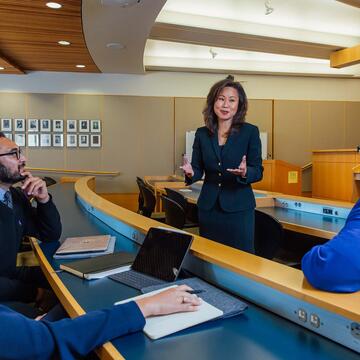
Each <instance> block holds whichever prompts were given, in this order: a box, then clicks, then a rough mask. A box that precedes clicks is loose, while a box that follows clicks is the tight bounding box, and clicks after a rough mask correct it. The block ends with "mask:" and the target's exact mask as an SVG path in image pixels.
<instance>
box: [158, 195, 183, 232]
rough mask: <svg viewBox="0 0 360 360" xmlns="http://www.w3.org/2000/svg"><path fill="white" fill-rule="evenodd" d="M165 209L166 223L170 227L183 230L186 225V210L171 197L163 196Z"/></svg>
mask: <svg viewBox="0 0 360 360" xmlns="http://www.w3.org/2000/svg"><path fill="white" fill-rule="evenodd" d="M161 199H162V202H163V207H164V211H165V222H166V224H168V225H171V226H173V227H176V228H178V229H182V228H183V227H184V224H185V211H184V209H183V208H182V207H181V206H180V205H179V204H178V203H177V202H176V201H174V200H172V199H170V198H169V197H167V196H165V195H162V196H161Z"/></svg>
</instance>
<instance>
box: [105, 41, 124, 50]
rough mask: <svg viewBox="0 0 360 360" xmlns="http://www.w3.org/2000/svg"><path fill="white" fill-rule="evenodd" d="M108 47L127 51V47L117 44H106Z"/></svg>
mask: <svg viewBox="0 0 360 360" xmlns="http://www.w3.org/2000/svg"><path fill="white" fill-rule="evenodd" d="M106 47H107V48H109V49H125V47H126V46H125V45H123V44H120V43H117V42H112V43H108V44H106Z"/></svg>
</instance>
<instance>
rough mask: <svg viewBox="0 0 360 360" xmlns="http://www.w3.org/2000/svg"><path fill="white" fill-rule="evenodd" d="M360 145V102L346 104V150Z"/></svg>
mask: <svg viewBox="0 0 360 360" xmlns="http://www.w3.org/2000/svg"><path fill="white" fill-rule="evenodd" d="M358 145H360V102H358V101H357V102H355V101H347V102H346V103H345V148H347V149H351V148H356V147H357V146H358Z"/></svg>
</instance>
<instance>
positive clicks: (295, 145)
mask: <svg viewBox="0 0 360 360" xmlns="http://www.w3.org/2000/svg"><path fill="white" fill-rule="evenodd" d="M309 110H310V103H309V101H295V100H275V101H274V157H275V159H278V160H283V161H287V162H289V163H291V164H296V165H299V166H303V165H305V164H306V163H308V162H310V161H311V155H312V153H311V150H312V149H311V145H310V117H309V114H310V113H309Z"/></svg>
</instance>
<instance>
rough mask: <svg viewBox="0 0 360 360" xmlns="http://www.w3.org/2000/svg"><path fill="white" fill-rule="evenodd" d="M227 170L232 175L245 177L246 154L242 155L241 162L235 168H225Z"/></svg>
mask: <svg viewBox="0 0 360 360" xmlns="http://www.w3.org/2000/svg"><path fill="white" fill-rule="evenodd" d="M226 170H227V171H229V172H231V173H232V174H234V175H238V176H241V177H246V172H247V165H246V155H244V156H243V157H242V159H241V163H240V165H239V167H238V168H236V169H226Z"/></svg>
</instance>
